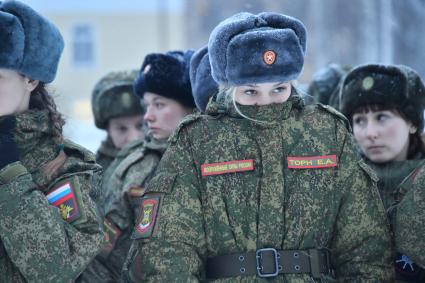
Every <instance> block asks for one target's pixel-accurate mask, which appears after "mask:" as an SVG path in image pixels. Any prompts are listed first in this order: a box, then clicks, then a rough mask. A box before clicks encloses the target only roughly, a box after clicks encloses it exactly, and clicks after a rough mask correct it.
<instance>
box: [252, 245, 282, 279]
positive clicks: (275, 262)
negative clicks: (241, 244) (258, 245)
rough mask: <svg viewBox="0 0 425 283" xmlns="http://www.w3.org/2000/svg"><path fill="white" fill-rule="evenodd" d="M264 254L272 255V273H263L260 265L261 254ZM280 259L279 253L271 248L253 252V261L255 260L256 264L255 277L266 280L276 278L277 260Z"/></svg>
mask: <svg viewBox="0 0 425 283" xmlns="http://www.w3.org/2000/svg"><path fill="white" fill-rule="evenodd" d="M265 252H272V253H273V257H274V270H275V271H274V272H272V273H267V272H263V265H262V258H263V253H265ZM279 258H280V255H279V253H278V252H277V251H276V249H273V248H264V249H258V250H257V251H256V252H255V259H256V263H257V266H256V267H257V268H256V269H257V275H258V276H259V277H261V278H268V277H276V276H277V275H279V261H278V259H279Z"/></svg>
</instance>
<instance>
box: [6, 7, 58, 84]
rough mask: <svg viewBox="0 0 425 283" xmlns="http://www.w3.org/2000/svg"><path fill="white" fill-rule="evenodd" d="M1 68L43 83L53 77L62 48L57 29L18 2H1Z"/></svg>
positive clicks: (50, 80) (51, 79)
mask: <svg viewBox="0 0 425 283" xmlns="http://www.w3.org/2000/svg"><path fill="white" fill-rule="evenodd" d="M0 27H1V28H0V42H1V49H0V68H5V69H12V70H15V71H16V72H18V73H20V74H22V75H25V76H27V77H29V78H31V79H34V80H39V81H41V82H44V83H49V82H52V81H53V80H54V78H55V76H56V71H57V68H58V64H59V59H60V56H61V54H62V50H63V47H64V42H63V38H62V36H61V34H60V32H59V30H58V29H57V28H56V27H55V26H54V25H53V24H52V23H51V22H50V21H49V20H47V19H46V18H44V17H43V16H41V15H40V14H38V13H37V12H36V11H34V10H33V9H32V8H30V7H29V6H27V5H25V4H24V3H21V2H18V1H12V0H7V1H4V2H1V1H0Z"/></svg>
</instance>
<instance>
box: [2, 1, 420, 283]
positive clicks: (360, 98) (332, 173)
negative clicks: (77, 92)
mask: <svg viewBox="0 0 425 283" xmlns="http://www.w3.org/2000/svg"><path fill="white" fill-rule="evenodd" d="M1 5H2V7H1V8H2V13H3V14H0V16H2V18H0V19H1V20H2V21H4V23H6V24H8V25H7V28H8V29H6V30H8V31H11V30H12V31H14V32H15V33H14V34H13V33H7V34H4V35H2V37H3V38H4V39H5V40H7V43H8V44H10V45H9V46H13V47H15V48H14V49H13V50H12V51H10V50H4V51H2V55H4V56H1V58H0V59H1V60H2V62H1V64H2V65H1V67H2V69H1V70H0V71H1V75H2V76H1V79H2V80H3V81H4V83H2V84H1V85H0V86H1V88H0V90H1V92H0V94H1V95H0V99H2V103H1V105H0V107H1V106H3V107H4V108H1V109H0V110H1V111H2V112H1V113H0V115H1V119H0V134H1V137H2V138H1V140H0V149H1V152H2V158H1V164H0V185H1V191H2V192H3V193H2V195H0V202H1V203H0V210H1V213H2V214H1V215H2V217H1V220H0V239H1V243H2V245H1V249H0V260H1V266H0V269H1V271H2V272H1V275H0V276H3V277H2V278H3V279H4V280H2V282H3V281H4V282H31V281H34V282H38V281H40V282H41V281H43V282H58V281H73V280H77V281H81V282H83V281H87V282H108V280H110V281H111V282H116V281H119V280H120V278H123V280H129V281H153V282H156V281H160V282H162V281H184V282H186V281H202V280H205V279H209V280H213V279H216V280H221V281H225V280H226V279H227V280H230V281H235V280H242V281H247V282H251V281H257V280H258V281H261V277H273V278H275V280H276V281H286V282H309V280H311V279H322V280H324V281H330V282H332V281H334V280H337V281H353V282H357V281H361V282H377V281H379V282H390V281H392V280H393V268H394V266H395V267H396V271H397V272H398V276H400V274H401V276H411V277H412V276H421V275H420V269H418V267H420V266H423V265H422V262H424V259H423V255H422V253H421V250H422V249H421V247H423V245H422V243H421V237H420V235H421V234H420V233H421V232H422V231H421V230H420V229H422V228H421V225H420V224H421V212H422V214H423V207H422V205H423V204H422V202H421V199H422V198H423V192H422V191H421V188H420V184H421V183H423V178H424V177H423V176H422V175H423V173H422V170H421V168H422V167H421V166H422V163H421V160H422V142H421V140H420V138H419V137H420V136H419V134H420V132H421V131H422V128H423V108H424V107H423V105H424V102H423V100H424V93H423V91H424V86H423V83H422V81H421V80H420V78H419V77H418V76H417V74H416V73H415V72H414V71H413V70H411V69H408V68H406V67H397V66H380V65H377V66H364V67H359V68H356V69H355V70H353V71H352V73H350V75H348V76H347V77H346V78H345V80H344V82H343V84H342V87H341V91H340V92H339V95H340V105H342V106H341V111H342V112H343V113H344V114H346V116H347V117H348V119H349V121H350V122H352V125H353V129H354V136H355V138H356V140H357V144H358V145H359V147H360V150H361V152H362V157H363V158H364V159H365V160H366V162H363V161H362V160H361V156H359V155H358V152H357V148H356V145H355V143H354V141H353V140H352V139H351V134H350V126H349V125H348V123H347V121H346V120H345V118H344V117H343V116H342V115H340V114H339V113H338V112H336V111H334V110H333V109H332V108H329V107H326V106H323V105H320V104H312V105H305V103H304V102H303V101H304V100H303V99H302V97H301V95H299V93H300V91H299V90H297V89H296V87H294V85H293V80H295V79H296V78H297V77H298V76H299V74H300V72H301V70H302V66H303V61H304V53H305V47H306V32H305V29H304V26H303V25H302V23H301V22H299V21H298V20H296V19H294V18H291V17H287V16H284V15H280V14H275V13H262V14H259V15H252V14H248V13H242V14H238V15H235V16H234V17H231V18H229V19H227V20H226V21H224V22H222V23H221V24H219V25H218V26H217V27H216V28H215V29H214V31H213V33H212V34H211V37H210V41H209V44H208V49H206V48H205V49H202V50H200V51H198V52H197V53H196V54H195V55H193V52H192V51H187V52H168V53H166V54H151V55H148V56H147V57H146V58H145V61H144V63H143V65H142V68H141V70H140V72H138V75H137V77H136V78H135V74H134V72H133V73H132V74H131V73H125V72H124V73H120V74H112V77H109V78H108V77H107V78H105V80H103V81H101V82H99V84H98V85H97V89H96V90H95V92H96V91H99V89H100V92H105V93H108V92H109V96H110V98H109V101H108V98H107V99H106V100H105V101H104V103H106V104H108V103H109V105H114V106H117V105H120V104H123V105H127V106H128V108H127V110H124V111H123V112H122V113H127V114H129V113H131V116H130V117H132V118H134V119H132V120H131V121H128V120H127V121H124V122H123V121H120V118H119V117H120V116H122V115H121V114H118V115H114V114H112V115H111V116H109V117H106V118H105V117H102V115H103V114H99V119H97V118H96V119H97V120H96V122H97V124H98V126H100V127H103V128H105V129H106V128H107V129H108V132H110V133H111V135H110V140H109V141H108V142H109V144H110V145H111V144H112V145H114V147H115V148H116V150H114V151H103V152H108V153H111V152H113V154H111V156H113V157H114V158H116V159H115V160H114V161H113V162H112V163H111V165H110V166H109V167H108V168H107V169H106V171H108V170H109V172H110V174H109V173H108V174H105V175H104V177H103V185H102V186H101V185H100V176H99V171H100V167H99V166H98V165H97V164H96V163H95V161H94V158H93V155H91V154H90V153H89V152H88V151H86V150H84V149H83V148H81V147H79V146H77V145H75V144H73V143H72V142H69V141H67V140H65V139H64V138H63V137H62V135H61V127H62V126H63V120H62V119H61V116H60V114H59V113H58V112H57V111H56V109H55V106H54V102H53V100H52V99H51V97H50V96H49V95H48V93H47V92H46V91H45V89H44V83H48V82H51V81H52V80H53V78H54V75H55V73H56V67H55V66H57V63H58V61H59V57H60V53H61V51H62V48H63V44H61V42H62V41H61V36H60V34H59V32H58V31H57V29H56V28H55V27H54V26H53V25H51V24H50V23H49V22H48V21H47V20H46V19H44V18H42V17H40V16H39V15H38V14H37V13H36V12H34V11H33V10H32V9H30V8H29V7H27V6H25V5H23V4H21V3H19V2H15V1H6V2H4V3H2V4H1ZM4 14H5V15H4ZM37 28H39V29H37ZM40 28H41V29H40ZM37 30H43V31H44V32H43V36H39V33H38V32H37ZM19 33H22V34H23V35H20V34H19ZM11 34H12V35H11ZM20 40H21V41H20ZM23 42H25V43H26V44H28V45H29V46H32V48H27V49H26V50H25V52H24V53H22V52H20V51H22V50H19V48H18V47H20V46H23ZM40 49H41V50H40ZM53 51H54V52H53ZM39 52H42V53H43V52H44V53H43V54H46V56H45V57H42V60H41V59H40V57H37V56H35V54H40V53H39ZM47 55H48V56H47ZM35 58H39V59H35ZM49 60H50V61H49ZM189 62H191V63H192V65H191V66H190V67H191V68H189ZM52 66H54V68H53V69H52ZM189 69H190V70H191V73H190V75H191V79H192V88H193V89H192V90H193V93H194V96H195V101H196V105H197V106H198V107H200V108H202V112H203V114H201V113H194V114H192V115H190V116H188V117H186V118H184V120H183V121H182V122H181V123H180V124H179V122H180V120H181V119H183V117H185V116H186V115H187V114H189V113H191V112H193V109H194V106H195V103H194V100H193V97H192V90H191V84H190V81H189ZM117 77H118V79H116V78H117ZM133 80H134V92H135V93H136V94H137V95H138V96H139V97H140V98H142V99H143V101H144V105H143V106H140V104H139V103H138V99H135V97H134V96H132V95H129V94H131V93H132V92H133V91H132V90H133ZM116 82H119V88H120V91H118V92H117V93H119V95H117V96H116V99H117V100H113V99H111V97H112V96H113V91H112V88H111V89H108V86H107V85H108V84H110V83H112V84H115V83H116ZM105 85H106V86H105ZM210 91H212V92H210ZM211 93H214V95H211ZM98 95H99V97H97V98H95V97H96V95H94V96H93V97H94V99H97V100H99V101H101V100H102V98H101V96H102V95H100V94H99V93H98ZM107 96H108V95H105V97H107ZM121 102H122V103H121ZM136 105H137V106H136ZM5 106H6V107H5ZM138 106H139V107H138ZM117 108H118V107H112V108H110V111H112V110H118V111H120V110H119V109H117ZM136 108H137V109H136ZM143 108H145V109H143ZM133 110H134V112H131V111H133ZM144 111H145V112H146V113H145V114H144V120H145V122H147V124H148V127H149V132H148V133H143V132H140V131H139V132H137V131H135V130H136V129H138V130H140V127H139V126H140V123H143V122H142V118H141V115H143V113H144ZM111 113H112V112H110V113H107V115H109V114H111ZM95 114H96V111H95ZM95 116H96V115H95ZM123 116H129V115H123ZM116 118H118V120H117V119H116ZM102 119H103V121H102ZM113 119H115V121H113ZM392 119H395V120H397V119H398V120H397V121H398V122H399V124H400V125H401V126H400V127H397V130H398V129H402V130H401V132H397V134H394V131H395V130H396V129H394V128H393V129H392V131H391V130H388V131H387V132H388V133H392V134H393V136H390V138H397V139H396V140H392V141H391V142H390V143H388V144H386V143H385V142H384V141H383V140H378V138H381V137H380V133H382V132H378V131H376V132H375V135H366V134H364V132H365V129H366V131H367V128H368V126H369V124H373V123H381V124H382V123H383V122H385V121H387V123H388V121H390V122H391V121H392ZM400 120H401V121H400ZM111 121H113V122H112V123H111ZM105 122H106V123H105ZM403 122H404V124H403ZM131 125H134V127H133V129H132V130H134V132H133V134H131V136H133V137H137V138H136V139H135V142H133V143H130V144H129V145H127V146H123V145H124V143H125V141H123V140H120V139H121V138H122V137H123V136H124V135H122V133H121V134H120V133H118V134H116V135H114V130H119V129H120V128H121V130H122V128H123V127H124V128H126V127H129V126H131ZM388 125H389V124H388ZM388 125H387V128H388V127H391V125H390V126H388ZM381 126H382V125H381ZM174 129H176V131H174ZM173 131H174V133H173ZM115 133H116V132H115ZM362 133H363V136H366V138H363V140H362V139H361V137H362ZM142 136H144V140H143V142H141V141H140V139H141V137H142ZM169 137H170V138H169ZM167 138H169V139H168V142H167ZM368 139H369V140H372V141H374V142H377V141H380V142H381V144H379V143H377V144H375V145H374V144H373V143H372V145H370V144H368V143H369V142H372V141H368ZM121 142H122V143H121ZM382 143H383V144H382ZM394 144H396V145H394ZM387 148H390V149H391V150H389V151H387ZM118 149H120V150H118ZM166 149H167V150H166ZM165 150H166V151H165ZM164 151H165V153H164ZM394 152H395V153H396V154H395V155H394V154H393V155H392V154H390V153H394ZM160 159H161V162H159V161H160ZM99 160H100V159H99ZM158 163H159V164H158ZM366 163H367V164H369V165H371V166H373V167H376V168H375V170H376V171H377V172H378V173H379V174H378V175H380V177H381V179H380V181H378V178H377V176H376V173H375V172H374V171H372V170H371V169H370V167H369V166H368V165H367V164H366ZM396 163H397V164H396ZM105 164H106V163H105ZM387 164H388V166H386V165H387ZM406 164H407V165H406ZM106 167H107V166H105V168H106ZM381 169H382V170H381ZM395 172H396V173H397V174H394V173H395ZM376 183H378V187H379V189H377V187H376ZM400 183H402V184H401V185H399V184H400ZM100 188H101V189H100ZM99 190H100V191H99ZM94 201H96V202H97V204H98V206H99V207H100V208H101V211H102V215H101V214H100V213H99V212H98V211H97V210H96V209H95V204H94ZM382 202H383V204H382ZM385 210H386V211H385ZM386 212H387V215H388V219H387V218H386V217H385V214H386ZM101 217H102V218H103V220H101V219H100V218H101ZM410 223H411V224H412V225H411V224H410ZM29 224H30V225H29ZM390 224H391V225H390ZM102 226H103V229H104V235H105V240H106V241H105V240H104V242H103V243H101V239H102V236H103V233H102V229H101V228H102ZM418 235H419V236H418ZM130 245H131V247H130ZM99 249H100V250H99ZM128 250H129V253H128ZM99 252H100V253H99ZM395 252H399V253H400V254H399V255H397V256H398V257H397V258H396V259H395V260H394V265H393V263H392V257H393V256H395ZM127 253H128V256H127ZM95 256H96V257H95ZM125 258H127V261H126V262H125V264H124V260H125ZM411 259H413V260H414V261H415V264H413V262H412V260H411ZM89 262H90V264H89ZM123 264H124V272H123V274H121V273H122V272H121V270H122V268H123V267H122V265H123ZM397 264H398V265H397ZM406 267H408V268H411V269H412V271H413V270H414V271H415V274H411V273H412V272H410V274H407V273H408V272H407V271H408V268H406ZM83 270H85V271H84V272H83V273H82V275H81V276H80V277H79V278H78V279H76V278H77V276H78V275H79V274H80V273H81V272H82V271H83ZM417 270H419V272H418V271H417ZM281 273H282V274H281ZM405 273H406V274H405ZM418 278H419V277H416V280H421V279H418ZM399 279H400V280H406V281H408V280H412V279H411V278H399ZM97 280H98V281H97ZM413 280H415V279H413ZM418 282H420V281H418Z"/></svg>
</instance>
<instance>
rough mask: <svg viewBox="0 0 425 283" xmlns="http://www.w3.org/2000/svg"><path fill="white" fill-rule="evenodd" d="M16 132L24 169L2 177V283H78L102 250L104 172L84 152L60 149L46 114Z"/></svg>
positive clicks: (11, 168)
mask: <svg viewBox="0 0 425 283" xmlns="http://www.w3.org/2000/svg"><path fill="white" fill-rule="evenodd" d="M16 124H17V126H16V131H15V140H16V142H17V145H18V148H19V151H20V161H19V162H15V163H12V164H10V165H8V166H6V167H5V168H3V169H2V170H1V171H0V282H14V283H15V282H72V281H74V280H75V278H76V277H77V276H78V275H79V274H80V273H81V272H82V271H83V270H84V268H85V267H86V266H87V265H88V263H89V262H90V261H91V260H92V259H93V258H94V256H95V255H96V254H97V253H98V251H99V249H100V246H101V242H102V235H103V233H102V226H101V218H100V216H99V214H98V211H97V209H96V206H95V204H94V202H93V200H92V195H93V194H96V193H97V190H98V189H99V186H100V179H101V176H100V173H101V168H100V166H99V165H97V164H96V163H95V158H94V155H93V154H92V153H90V152H89V151H87V150H85V149H83V148H82V147H80V146H78V145H76V144H74V143H72V142H70V141H65V142H64V143H63V144H61V145H58V144H56V143H55V142H54V138H53V134H52V126H51V124H50V123H49V122H48V115H47V113H46V112H43V111H27V112H25V113H23V114H19V115H17V116H16ZM59 159H61V160H62V161H61V162H59V163H57V164H59V165H60V166H56V167H55V166H54V165H52V164H53V163H54V162H53V161H57V160H59ZM52 162H53V163H52ZM51 166H53V167H51Z"/></svg>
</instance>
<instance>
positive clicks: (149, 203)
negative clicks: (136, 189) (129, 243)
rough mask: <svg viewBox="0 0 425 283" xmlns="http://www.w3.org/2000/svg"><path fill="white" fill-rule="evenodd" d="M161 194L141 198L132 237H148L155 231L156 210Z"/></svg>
mask: <svg viewBox="0 0 425 283" xmlns="http://www.w3.org/2000/svg"><path fill="white" fill-rule="evenodd" d="M160 202H161V195H150V196H149V197H145V198H143V199H142V203H141V205H140V214H139V217H138V218H137V221H136V226H135V229H134V233H133V237H132V238H133V239H145V238H150V237H151V236H153V235H154V232H155V223H156V222H157V221H158V219H159V217H158V210H159V205H160Z"/></svg>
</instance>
